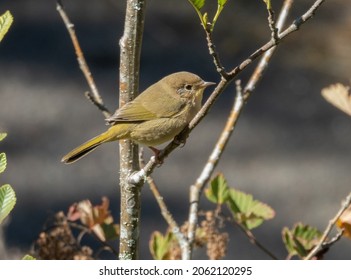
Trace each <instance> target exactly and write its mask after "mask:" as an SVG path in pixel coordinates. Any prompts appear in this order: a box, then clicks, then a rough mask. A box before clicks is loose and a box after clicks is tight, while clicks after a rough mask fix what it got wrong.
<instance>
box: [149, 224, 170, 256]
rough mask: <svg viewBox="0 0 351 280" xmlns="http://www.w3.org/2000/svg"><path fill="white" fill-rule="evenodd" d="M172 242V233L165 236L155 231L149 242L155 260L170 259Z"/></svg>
mask: <svg viewBox="0 0 351 280" xmlns="http://www.w3.org/2000/svg"><path fill="white" fill-rule="evenodd" d="M172 241H173V233H172V232H167V233H166V235H163V234H162V233H161V232H159V231H154V232H153V233H152V235H151V239H150V242H149V248H150V252H151V255H152V256H153V258H154V259H155V260H167V259H169V254H170V252H169V250H170V248H171V244H172Z"/></svg>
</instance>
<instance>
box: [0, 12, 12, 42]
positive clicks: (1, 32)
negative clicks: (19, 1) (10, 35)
mask: <svg viewBox="0 0 351 280" xmlns="http://www.w3.org/2000/svg"><path fill="white" fill-rule="evenodd" d="M12 22H13V16H12V15H11V13H10V12H9V11H6V12H5V13H4V14H3V15H1V16H0V42H1V41H2V39H3V38H4V36H5V34H6V33H7V31H9V28H10V26H11V24H12Z"/></svg>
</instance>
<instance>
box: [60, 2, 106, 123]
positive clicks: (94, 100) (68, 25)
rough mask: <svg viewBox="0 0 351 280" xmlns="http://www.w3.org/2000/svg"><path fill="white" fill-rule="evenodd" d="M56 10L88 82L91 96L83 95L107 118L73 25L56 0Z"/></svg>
mask: <svg viewBox="0 0 351 280" xmlns="http://www.w3.org/2000/svg"><path fill="white" fill-rule="evenodd" d="M56 9H57V11H58V13H59V14H60V16H61V18H62V20H63V22H64V24H65V26H66V28H67V31H68V33H69V35H70V37H71V40H72V43H73V47H74V50H75V52H76V56H77V60H78V64H79V67H80V70H81V71H82V72H83V74H84V77H85V79H86V80H87V82H88V85H89V87H90V91H91V94H85V96H86V97H87V98H88V99H89V100H90V101H91V102H92V103H93V104H94V105H96V106H97V107H98V109H99V110H100V111H101V112H102V113H103V115H104V116H105V118H108V117H110V116H111V113H110V111H109V110H108V109H107V108H106V106H105V105H104V102H103V100H102V98H101V95H100V94H99V91H98V89H97V87H96V84H95V82H94V79H93V76H92V74H91V72H90V69H89V67H88V64H87V62H86V60H85V58H84V54H83V52H82V49H81V47H80V45H79V41H78V38H77V35H76V32H75V29H74V24H73V23H72V22H71V21H70V19H69V17H68V15H67V13H66V11H65V10H64V8H63V5H62V3H61V0H57V2H56Z"/></svg>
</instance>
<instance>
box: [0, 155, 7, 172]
mask: <svg viewBox="0 0 351 280" xmlns="http://www.w3.org/2000/svg"><path fill="white" fill-rule="evenodd" d="M6 165H7V160H6V154H5V153H0V173H2V172H4V171H5V169H6Z"/></svg>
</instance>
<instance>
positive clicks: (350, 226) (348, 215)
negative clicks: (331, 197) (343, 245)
mask: <svg viewBox="0 0 351 280" xmlns="http://www.w3.org/2000/svg"><path fill="white" fill-rule="evenodd" d="M336 225H337V227H338V228H340V229H343V230H344V232H343V236H346V237H348V238H350V239H351V206H349V207H348V208H347V209H346V210H345V211H344V213H342V215H341V216H340V217H339V219H338V220H337V221H336Z"/></svg>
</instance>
